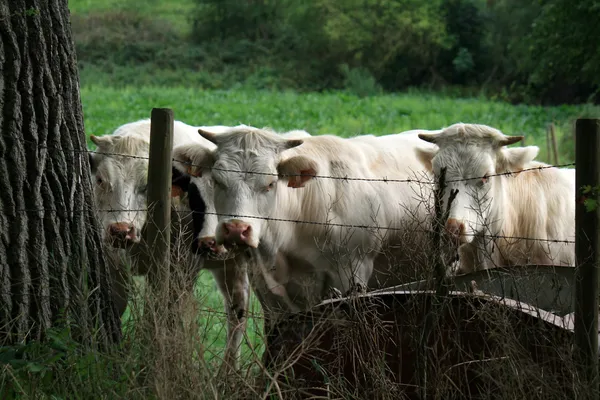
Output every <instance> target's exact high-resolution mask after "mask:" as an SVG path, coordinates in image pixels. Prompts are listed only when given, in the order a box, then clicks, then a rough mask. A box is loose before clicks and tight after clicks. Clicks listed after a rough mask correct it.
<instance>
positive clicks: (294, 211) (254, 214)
mask: <svg viewBox="0 0 600 400" xmlns="http://www.w3.org/2000/svg"><path fill="white" fill-rule="evenodd" d="M418 132H423V131H414V132H412V133H405V134H396V135H389V136H382V137H375V136H372V135H369V136H362V137H357V138H352V139H343V138H340V137H337V136H331V135H323V136H313V137H307V138H303V139H285V138H282V137H280V136H278V135H276V134H275V133H274V132H272V131H270V130H266V129H246V128H240V127H237V128H232V129H230V130H228V131H226V132H223V133H221V134H219V135H214V134H212V133H210V132H206V131H202V130H200V134H201V135H202V136H203V137H204V138H206V139H207V140H209V141H211V142H213V143H215V144H216V145H217V149H216V150H209V149H205V148H201V147H199V146H198V147H196V149H195V151H194V152H193V154H192V152H189V153H188V154H187V156H188V157H189V159H190V160H191V162H192V163H193V164H195V165H196V170H195V172H196V173H197V174H202V175H203V174H204V173H205V172H208V171H210V174H211V179H212V181H213V182H214V185H215V186H214V192H215V193H214V195H215V208H216V212H217V213H218V214H220V216H219V225H218V228H217V232H216V238H217V243H219V244H225V245H227V247H228V248H229V247H233V248H235V247H238V248H242V249H245V250H250V253H251V255H252V257H253V260H254V261H255V264H256V265H260V266H261V268H262V270H261V271H260V273H257V274H256V277H257V278H258V281H253V285H254V288H255V292H256V293H257V296H258V297H259V300H260V301H261V304H262V306H263V309H264V311H265V313H266V314H267V315H268V316H269V319H276V318H277V315H278V312H280V311H284V312H285V311H290V310H292V311H295V310H298V309H304V308H307V307H309V306H311V305H314V304H315V303H316V302H318V301H320V300H321V299H323V298H324V297H327V296H328V295H329V290H330V288H334V289H337V290H339V291H340V292H348V291H350V289H351V288H353V287H354V285H357V284H358V285H360V286H362V287H365V286H367V285H369V286H370V287H373V286H374V287H380V286H381V285H382V283H381V282H374V281H373V280H372V279H371V277H372V271H373V265H374V261H375V260H376V259H377V262H376V264H377V266H378V267H380V268H383V269H387V270H389V269H391V268H397V269H398V270H400V271H401V270H402V268H403V266H406V265H408V263H409V262H413V263H418V260H417V259H416V258H415V257H413V255H412V254H410V255H409V253H410V252H411V251H414V252H418V251H419V250H423V249H422V248H421V249H419V248H417V247H414V246H410V245H408V243H407V242H410V241H411V240H412V241H413V242H414V241H416V242H420V243H423V242H422V237H423V235H421V234H420V233H419V231H418V230H415V227H416V226H419V225H423V226H425V221H426V219H427V215H426V212H425V210H423V209H420V207H419V204H420V201H419V199H418V198H417V196H415V193H416V192H418V189H415V188H414V187H412V186H414V185H417V184H416V183H414V182H413V183H407V182H389V181H384V179H388V180H394V179H397V180H405V179H411V178H413V179H414V173H415V172H418V171H422V172H424V170H423V166H422V165H421V163H420V162H419V160H418V159H417V157H416V152H415V148H416V147H423V148H427V147H433V146H432V145H428V144H426V143H424V142H422V141H421V140H419V138H418V137H417V133H418ZM315 176H331V177H334V178H335V179H330V178H325V177H316V178H315ZM346 177H350V178H352V177H360V178H363V179H364V180H353V179H349V180H347V179H344V178H346ZM369 179H372V181H369ZM294 221H306V222H308V223H306V222H305V223H298V222H294ZM365 227H369V228H365ZM407 239H408V240H407ZM413 244H414V243H413ZM389 245H393V246H394V247H395V249H394V252H393V255H394V256H395V257H396V258H394V257H390V252H391V250H390V249H389V248H388V246H389ZM266 270H268V271H266ZM392 282H393V281H389V280H388V281H387V282H386V284H391V283H392Z"/></svg>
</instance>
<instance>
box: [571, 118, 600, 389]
mask: <svg viewBox="0 0 600 400" xmlns="http://www.w3.org/2000/svg"><path fill="white" fill-rule="evenodd" d="M575 135H576V142H575V143H576V145H575V161H576V167H577V168H576V172H575V187H576V189H577V194H576V204H575V224H576V233H575V234H576V236H575V257H576V267H577V268H576V270H575V296H576V297H575V351H576V353H575V354H576V356H577V357H578V359H577V364H578V365H579V366H580V368H581V370H580V372H581V375H580V377H581V378H583V379H586V380H587V381H588V382H589V383H590V384H593V385H594V388H593V392H597V390H598V267H599V264H598V257H599V256H600V254H599V251H598V250H599V246H598V240H599V239H600V235H599V232H598V229H599V225H598V221H599V220H598V209H595V210H594V211H591V212H588V211H586V207H585V204H584V200H585V195H584V194H582V192H581V188H582V187H583V186H587V185H589V186H591V187H592V188H595V187H598V186H599V185H600V163H599V162H598V153H599V152H600V120H597V119H578V120H577V122H576V126H575ZM593 192H594V193H595V191H593Z"/></svg>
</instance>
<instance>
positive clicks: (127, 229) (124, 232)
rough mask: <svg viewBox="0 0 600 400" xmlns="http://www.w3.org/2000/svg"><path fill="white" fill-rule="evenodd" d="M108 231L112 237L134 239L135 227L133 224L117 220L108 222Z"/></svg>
mask: <svg viewBox="0 0 600 400" xmlns="http://www.w3.org/2000/svg"><path fill="white" fill-rule="evenodd" d="M108 233H110V236H112V237H113V238H114V239H120V240H134V239H135V228H134V226H133V225H131V224H128V223H126V222H117V223H114V224H110V226H109V227H108Z"/></svg>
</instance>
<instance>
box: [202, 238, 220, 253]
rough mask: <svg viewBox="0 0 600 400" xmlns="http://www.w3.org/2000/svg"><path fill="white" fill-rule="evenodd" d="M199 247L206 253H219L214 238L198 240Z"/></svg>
mask: <svg viewBox="0 0 600 400" xmlns="http://www.w3.org/2000/svg"><path fill="white" fill-rule="evenodd" d="M198 247H199V248H201V249H202V250H204V251H212V252H213V253H217V241H216V240H215V238H214V236H204V237H201V238H199V239H198Z"/></svg>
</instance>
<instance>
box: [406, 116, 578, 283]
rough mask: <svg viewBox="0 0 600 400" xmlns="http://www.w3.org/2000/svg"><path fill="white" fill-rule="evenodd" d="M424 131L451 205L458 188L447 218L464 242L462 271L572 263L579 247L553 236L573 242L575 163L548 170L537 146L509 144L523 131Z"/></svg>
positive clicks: (427, 161) (428, 158) (432, 167)
mask: <svg viewBox="0 0 600 400" xmlns="http://www.w3.org/2000/svg"><path fill="white" fill-rule="evenodd" d="M419 137H420V138H421V139H422V140H424V141H426V142H429V143H434V144H435V145H436V146H435V147H434V148H430V149H422V148H421V149H417V154H418V156H419V159H420V160H421V161H422V163H423V165H424V166H425V167H426V168H427V170H428V171H430V172H433V174H434V175H435V176H436V178H438V177H439V175H440V171H441V169H442V168H443V167H445V168H446V182H447V188H446V190H445V193H444V197H443V202H444V203H443V204H444V205H447V204H448V200H449V197H450V194H451V191H453V190H457V191H458V192H457V195H456V197H455V199H454V200H453V202H452V204H451V207H450V209H449V214H448V219H447V221H446V230H447V232H448V233H449V234H450V236H452V237H454V239H455V240H456V241H457V242H458V245H459V246H460V247H459V248H458V250H459V264H460V267H459V270H458V271H457V272H459V273H461V272H464V273H467V272H470V271H473V270H477V269H483V268H491V267H495V266H507V265H523V264H539V265H542V264H554V265H574V245H573V244H572V243H564V242H562V243H561V242H554V240H558V241H560V240H569V241H572V240H574V235H575V170H574V169H559V168H554V167H552V168H548V165H547V164H544V163H542V162H539V161H535V157H536V156H537V154H538V151H539V148H538V147H537V146H526V147H512V148H509V147H506V146H508V145H510V144H513V143H517V142H519V141H520V140H522V139H523V136H507V135H504V134H503V133H502V132H500V131H499V130H497V129H494V128H492V127H489V126H486V125H476V124H463V123H457V124H454V125H452V126H449V127H448V128H445V129H443V130H442V131H441V132H435V133H422V134H420V135H419ZM538 167H543V169H539V170H536V169H535V168H538ZM528 169H533V170H529V171H526V170H528ZM507 172H513V173H512V174H505V173H507ZM498 174H501V175H498ZM498 236H506V237H517V238H536V239H541V240H522V239H507V238H501V237H500V238H499V237H498Z"/></svg>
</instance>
